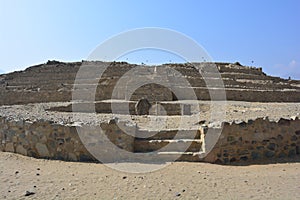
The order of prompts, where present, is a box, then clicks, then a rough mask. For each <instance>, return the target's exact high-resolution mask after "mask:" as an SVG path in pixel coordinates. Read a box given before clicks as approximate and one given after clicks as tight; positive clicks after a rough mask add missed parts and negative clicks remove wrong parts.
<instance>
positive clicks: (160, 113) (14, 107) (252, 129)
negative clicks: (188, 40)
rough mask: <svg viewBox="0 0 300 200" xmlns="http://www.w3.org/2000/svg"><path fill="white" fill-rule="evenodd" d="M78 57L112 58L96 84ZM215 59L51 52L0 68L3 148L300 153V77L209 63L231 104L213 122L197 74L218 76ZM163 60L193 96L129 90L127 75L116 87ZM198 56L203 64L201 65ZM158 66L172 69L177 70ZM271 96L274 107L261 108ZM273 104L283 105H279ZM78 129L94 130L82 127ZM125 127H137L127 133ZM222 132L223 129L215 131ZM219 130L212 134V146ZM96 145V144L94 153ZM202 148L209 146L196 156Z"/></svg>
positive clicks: (149, 87)
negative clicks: (69, 56) (57, 57)
mask: <svg viewBox="0 0 300 200" xmlns="http://www.w3.org/2000/svg"><path fill="white" fill-rule="evenodd" d="M82 64H93V65H99V66H101V65H103V64H105V65H108V66H109V67H108V68H107V69H106V70H105V71H104V73H103V74H102V76H101V78H100V79H99V81H98V82H97V85H96V87H95V88H96V90H95V94H93V93H91V91H90V90H89V89H88V87H89V85H91V84H94V83H93V80H92V79H86V80H83V82H81V83H82V84H78V83H75V79H76V75H77V72H78V70H79V68H80V66H82ZM210 64H212V63H185V64H165V65H161V66H145V65H141V66H138V65H134V64H128V63H125V62H112V63H104V62H100V61H96V62H87V61H82V62H75V63H62V62H58V61H48V62H47V63H46V64H41V65H37V66H33V67H29V68H28V69H26V70H24V71H19V72H13V73H10V74H4V75H0V105H1V107H0V139H1V145H0V150H1V151H7V152H15V153H19V154H22V155H27V156H32V157H36V158H48V159H59V160H69V161H94V162H97V161H99V159H98V158H99V157H101V159H100V161H101V162H116V161H118V162H119V161H124V162H130V161H132V162H136V161H137V162H138V161H141V162H144V161H149V162H153V161H155V162H157V161H162V162H168V161H173V160H177V161H205V162H211V163H223V164H228V163H236V162H244V161H247V162H248V161H250V162H260V161H262V160H272V159H274V158H276V159H277V158H288V157H290V158H293V157H295V156H299V155H300V123H299V119H298V115H299V113H300V105H299V104H298V103H299V102H300V81H296V80H286V79H282V78H279V77H272V76H268V75H266V74H265V73H263V71H262V69H261V68H255V67H245V66H241V65H240V64H239V63H235V64H231V63H213V64H214V65H216V66H217V68H218V70H219V72H220V75H221V78H222V80H223V83H224V88H222V87H215V88H214V91H215V92H216V93H218V92H221V91H222V90H224V91H225V93H226V100H227V101H228V102H229V105H230V106H229V109H227V110H226V111H225V113H226V114H228V115H229V117H225V118H224V120H223V121H218V122H215V121H210V119H211V116H210V110H211V109H212V108H211V106H212V105H211V102H210V101H211V100H212V99H211V96H210V91H209V90H208V89H207V87H206V82H205V80H204V78H203V77H202V76H201V75H200V74H201V73H206V75H207V77H208V78H210V77H211V79H213V76H210V73H211V72H210V71H209V70H207V68H206V66H208V65H210ZM166 66H167V67H168V68H170V69H173V70H176V71H178V72H179V73H181V74H182V76H183V77H184V78H185V79H186V80H187V81H188V82H189V84H190V86H191V87H190V88H192V89H193V91H195V95H196V99H193V100H192V101H191V99H190V97H188V96H187V97H186V98H181V99H178V97H177V96H176V95H175V94H174V93H173V91H171V90H170V89H169V88H167V87H164V86H162V85H159V84H154V83H150V84H146V85H142V86H140V87H139V88H137V89H136V90H135V91H132V92H133V93H132V95H130V96H128V95H127V94H126V92H124V91H126V89H127V88H126V85H121V86H120V89H119V90H118V92H117V93H114V89H115V87H116V85H117V84H118V81H119V80H120V79H121V78H122V77H124V76H126V72H128V71H130V70H131V69H133V68H137V67H138V68H139V69H140V71H139V73H136V74H134V75H135V76H134V77H135V78H141V79H143V78H144V77H145V76H147V74H153V73H156V72H157V71H158V72H160V69H161V68H162V67H166ZM195 66H198V67H199V68H200V69H201V70H202V71H201V72H200V74H199V71H198V70H197V68H195ZM144 72H145V73H144ZM162 76H163V77H165V78H166V79H167V80H173V79H176V77H175V75H174V74H173V73H172V71H167V72H164V73H162ZM127 78H128V77H127ZM129 78H130V77H129ZM175 82H176V81H175ZM174 87H175V88H177V90H178V91H179V92H180V91H182V92H184V91H185V90H187V89H190V88H184V87H181V85H179V84H178V85H174ZM74 88H77V89H79V90H80V91H81V94H82V98H83V99H82V100H81V101H73V99H72V94H73V91H74ZM93 95H94V96H93ZM90 99H93V100H94V101H93V102H90V101H89V100H90ZM214 101H220V102H223V99H214ZM261 102H263V103H264V104H262V103H261ZM91 105H92V109H91ZM124 105H126V106H124ZM258 105H259V106H258ZM268 106H273V108H271V109H269V110H268V111H261V110H263V109H266V110H267V108H266V107H268ZM74 107H76V112H75V113H74V112H72V111H74ZM113 107H116V108H118V109H116V110H113ZM197 107H198V108H200V111H199V110H197ZM281 108H282V109H281ZM272 109H279V111H278V112H276V113H273V112H271V111H272ZM260 111H261V112H260ZM116 112H117V113H116ZM180 123H182V124H183V125H182V126H179V124H180ZM165 124H167V125H165ZM216 124H218V125H216ZM99 128H100V129H101V134H102V135H101V134H100V135H101V136H99V133H98V131H99ZM82 129H85V130H88V131H85V132H84V133H85V134H84V135H83V136H82V135H81V136H80V135H79V133H78V132H80V130H82ZM129 129H130V132H131V133H133V134H127V132H126V130H129ZM217 132H220V133H221V135H220V136H219V137H217V138H216V135H217ZM95 135H96V136H97V137H95ZM214 138H216V140H217V141H216V144H215V145H214V146H213V147H209V146H208V145H207V144H208V143H209V141H210V140H213V139H214ZM107 139H108V140H107ZM110 143H112V144H113V145H114V147H112V146H111V145H110ZM115 147H117V148H118V149H122V150H124V152H130V153H132V154H134V155H137V156H136V158H135V159H133V160H132V156H130V155H131V154H126V153H125V154H124V155H119V151H118V149H117V150H116V148H115ZM97 148H100V149H102V150H100V151H99V149H97ZM209 148H212V149H209ZM93 149H96V150H97V152H100V153H98V155H95V154H93V153H91V152H93ZM203 151H207V152H209V153H208V154H207V155H205V156H204V157H201V156H199V155H200V154H201V152H203ZM139 155H141V156H139ZM98 156H99V157H98Z"/></svg>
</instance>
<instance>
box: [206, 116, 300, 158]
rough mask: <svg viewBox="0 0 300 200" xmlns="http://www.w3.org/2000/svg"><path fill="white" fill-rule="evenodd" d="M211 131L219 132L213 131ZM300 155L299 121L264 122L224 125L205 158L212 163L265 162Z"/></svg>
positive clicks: (262, 120) (260, 120)
mask: <svg viewBox="0 0 300 200" xmlns="http://www.w3.org/2000/svg"><path fill="white" fill-rule="evenodd" d="M214 131H219V130H218V129H215V130H214ZM299 155H300V120H299V119H298V118H296V119H280V120H279V121H278V122H275V121H269V120H268V119H262V118H259V119H256V120H254V121H253V120H249V121H248V122H240V123H232V124H229V123H224V128H223V130H222V134H221V136H220V138H219V140H218V142H217V144H216V145H215V147H214V148H213V150H212V151H211V152H210V153H209V155H208V156H207V157H206V158H205V159H204V160H205V161H207V162H212V163H225V164H227V163H234V162H239V161H251V162H255V161H261V160H264V161H268V160H270V161H271V160H272V159H274V158H287V157H294V156H299Z"/></svg>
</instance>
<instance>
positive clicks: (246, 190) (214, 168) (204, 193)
mask: <svg viewBox="0 0 300 200" xmlns="http://www.w3.org/2000/svg"><path fill="white" fill-rule="evenodd" d="M293 161H296V162H289V161H286V162H284V163H277V164H276V163H275V164H261V165H246V166H225V165H216V164H208V163H187V162H175V163H170V164H169V165H168V166H166V167H164V168H162V169H160V170H157V171H154V172H151V173H145V174H128V173H125V172H120V171H116V170H113V169H111V168H109V167H107V166H105V165H103V164H96V163H74V162H63V161H54V160H43V159H35V158H30V157H24V156H21V155H17V154H11V153H5V152H1V153H0V178H1V185H0V199H300V184H299V183H300V182H299V180H300V162H299V158H294V159H293ZM26 192H29V193H28V194H30V193H32V194H31V195H29V196H25V194H26ZM33 193H34V194H33Z"/></svg>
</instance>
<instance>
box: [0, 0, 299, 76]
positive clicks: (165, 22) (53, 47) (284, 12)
mask: <svg viewBox="0 0 300 200" xmlns="http://www.w3.org/2000/svg"><path fill="white" fill-rule="evenodd" d="M0 25H1V26H0V71H5V72H10V71H14V70H19V69H25V68H26V67H28V66H30V65H34V64H39V63H44V62H46V61H47V60H52V59H55V60H60V61H80V60H83V59H85V58H87V57H88V55H89V54H90V52H91V51H92V50H93V49H94V48H95V47H96V46H98V45H99V44H100V43H101V42H103V41H105V40H106V39H108V38H110V37H111V36H113V35H116V34H118V33H120V32H123V31H126V30H130V29H134V28H142V27H161V28H168V29H173V30H176V31H178V32H181V33H183V34H185V35H187V36H189V37H191V38H193V39H194V40H196V41H197V42H198V43H199V44H200V45H202V46H203V47H204V48H205V49H206V51H207V52H208V53H209V54H210V56H211V57H212V58H213V60H215V61H224V62H236V61H239V62H240V63H241V64H244V65H255V66H261V67H263V70H264V71H265V72H267V73H268V74H271V75H275V76H281V77H288V76H291V77H292V78H295V79H300V38H299V35H300V26H299V25H300V1H299V0H251V1H250V0H249V1H247V0H245V1H242V0H236V1H233V0H226V1H225V0H224V1H223V0H218V1H216V0H207V1H201V0H194V1H193V0H189V1H183V0H180V1H179V0H178V1H177V0H157V1H156V0H149V1H146V0H144V1H143V0H135V1H134V0H124V1H121V0H120V1H114V0H107V1H92V0H86V1H82V0H26V1H25V0H19V1H17V0H0ZM143 59H144V58H142V57H141V62H144V60H143ZM167 61H168V60H167ZM167 61H166V62H167ZM252 61H254V64H252Z"/></svg>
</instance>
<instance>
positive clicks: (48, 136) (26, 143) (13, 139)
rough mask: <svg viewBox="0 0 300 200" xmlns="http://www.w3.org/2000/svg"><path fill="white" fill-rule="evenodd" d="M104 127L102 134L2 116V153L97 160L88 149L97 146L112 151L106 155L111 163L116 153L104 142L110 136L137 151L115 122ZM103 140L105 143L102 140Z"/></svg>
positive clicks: (0, 118) (97, 130) (81, 127)
mask: <svg viewBox="0 0 300 200" xmlns="http://www.w3.org/2000/svg"><path fill="white" fill-rule="evenodd" d="M100 126H101V129H102V131H99V130H100V128H99V127H97V126H87V125H86V126H80V125H74V126H72V125H62V124H56V123H53V122H50V121H43V120H39V121H34V122H31V121H23V120H19V121H15V120H13V119H7V118H4V117H0V139H1V145H0V150H1V151H5V152H14V153H19V154H22V155H25V156H30V157H35V158H47V159H58V160H67V161H96V159H95V158H94V156H93V155H91V154H90V153H89V151H88V150H87V148H93V147H94V146H97V147H100V148H103V149H106V150H108V152H109V154H107V155H106V156H108V158H107V159H108V160H109V159H110V158H109V156H112V155H114V151H112V150H110V149H108V147H109V145H107V144H108V142H107V143H106V142H105V140H104V139H103V138H104V137H106V136H107V138H109V140H110V141H111V142H112V143H113V144H115V145H116V146H118V147H119V148H121V149H124V150H126V151H129V152H132V151H133V142H134V138H133V137H132V136H128V135H126V134H124V132H123V131H122V130H121V129H120V128H119V127H118V126H117V125H116V123H115V122H114V121H113V120H112V121H110V122H108V123H102V124H101V125H100ZM81 130H84V131H85V132H84V133H86V134H82V135H81V137H80V136H79V134H78V131H81ZM87 130H88V131H87ZM83 135H84V136H83ZM99 138H102V140H100V141H99ZM82 141H85V143H84V144H86V145H83V142H82ZM100 150H101V149H100ZM109 150H110V151H109ZM100 152H101V151H100ZM103 159H105V158H103Z"/></svg>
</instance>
